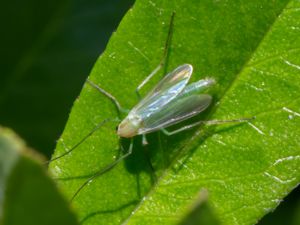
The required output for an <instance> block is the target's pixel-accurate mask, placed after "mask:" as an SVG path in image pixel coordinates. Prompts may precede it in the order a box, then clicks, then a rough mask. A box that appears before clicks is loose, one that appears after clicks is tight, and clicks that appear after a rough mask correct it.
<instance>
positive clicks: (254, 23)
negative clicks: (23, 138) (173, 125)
mask: <svg viewBox="0 0 300 225" xmlns="http://www.w3.org/2000/svg"><path fill="white" fill-rule="evenodd" d="M299 8H300V4H299V1H296V0H294V1H283V0H280V1H279V0H278V1H251V2H245V1H226V2H225V1H208V0H207V1H206V0H205V1H196V0H195V1H185V0H181V1H145V0H138V1H136V4H135V6H134V7H133V9H132V10H130V11H129V12H128V13H127V15H126V16H125V17H124V19H123V20H122V22H121V24H120V26H119V28H118V30H117V32H116V33H115V34H114V35H113V36H112V37H111V40H110V42H109V44H108V46H107V49H106V51H105V52H104V54H103V55H101V57H100V58H99V60H98V61H97V63H96V64H95V66H94V68H93V70H92V73H91V75H90V79H91V80H92V81H93V82H94V83H96V84H98V85H100V86H101V87H102V88H104V89H105V90H107V91H109V92H110V93H111V94H113V95H114V96H115V97H116V98H117V99H118V100H119V101H120V102H121V104H122V105H123V107H126V108H132V107H133V106H134V105H135V104H136V103H137V98H136V96H135V93H134V90H135V88H136V87H137V85H138V84H139V83H140V82H141V81H142V80H143V78H145V77H146V75H147V74H149V73H150V72H151V70H153V69H154V68H155V67H156V66H157V64H158V63H159V59H160V58H161V56H162V53H163V46H164V41H165V39H166V37H167V33H168V23H169V20H170V16H171V14H172V12H173V11H175V12H176V17H175V21H174V32H173V37H172V43H171V47H170V49H169V57H168V63H167V65H166V69H165V70H166V71H171V70H172V69H174V68H176V67H177V66H179V65H182V64H184V63H190V64H192V65H193V66H194V74H193V77H192V81H196V80H198V79H200V78H203V77H207V76H209V77H213V78H214V79H216V81H217V83H218V85H216V87H215V89H214V90H213V91H212V95H213V96H214V99H215V102H214V104H213V105H212V107H211V108H210V110H208V111H207V112H206V113H204V114H203V115H202V116H200V117H197V118H195V119H196V120H197V119H236V118H245V117H252V116H256V119H255V120H253V121H251V122H249V123H240V124H227V125H222V126H216V127H200V128H197V129H195V130H192V131H189V132H185V133H181V134H178V135H176V136H172V137H165V136H163V134H161V133H159V132H158V133H155V134H152V135H149V136H148V139H149V140H148V141H149V143H150V144H149V145H148V146H147V147H142V146H141V144H140V142H141V140H140V139H139V138H137V139H136V141H135V142H134V144H135V145H134V153H133V154H132V155H131V156H130V157H129V158H127V159H126V160H125V161H124V162H122V163H120V164H119V165H118V166H117V167H116V168H114V169H113V170H111V171H110V172H108V173H106V174H105V175H102V176H101V177H98V178H97V179H94V180H93V182H91V183H89V185H88V186H87V187H85V188H84V189H83V190H82V191H81V192H80V193H79V195H78V196H77V197H76V198H75V200H74V207H75V208H76V209H77V211H78V216H79V218H80V220H81V222H83V223H84V224H99V223H100V222H99V221H101V223H103V224H121V223H123V224H174V223H177V222H178V221H179V220H180V219H181V218H180V215H182V213H181V212H182V211H183V210H184V208H185V207H186V206H187V205H189V204H190V201H191V200H192V198H193V196H195V195H196V193H198V192H199V191H200V190H201V189H203V188H205V189H207V190H208V192H209V193H210V198H209V203H210V204H211V205H212V208H213V209H214V211H215V212H216V214H217V215H218V217H219V218H220V220H221V222H222V224H230V225H232V224H254V223H256V222H257V221H258V220H259V219H260V218H261V217H262V216H263V215H265V214H266V213H268V212H270V211H271V210H273V209H274V208H275V207H276V206H277V205H278V204H279V203H280V201H281V199H282V198H283V197H284V196H285V195H287V194H288V193H289V192H290V191H291V190H292V189H293V188H294V187H295V186H296V185H297V184H298V183H299V178H300V173H299V166H300V157H299V155H300V154H299V152H300V148H299V147H300V146H299V145H300V140H299V135H298V133H299V125H300V120H299V119H300V118H299V115H300V114H299V112H300V103H299V86H300V69H299V68H300V67H299V65H300V58H299V57H298V55H299V50H300V29H299V27H300V22H299V21H300V18H299V17H300V15H299ZM166 71H165V72H166ZM162 75H163V73H160V74H158V75H157V76H156V77H155V78H153V80H151V82H149V84H148V85H146V87H145V88H144V90H143V93H146V92H147V90H149V89H151V86H153V85H154V84H155V83H157V82H158V81H159V80H160V79H161V77H162ZM108 117H110V118H115V117H117V113H116V111H115V108H114V105H113V104H112V103H111V102H110V101H109V100H108V99H107V98H105V97H104V96H102V95H101V94H99V93H98V92H97V91H96V90H95V89H93V88H92V87H91V86H89V85H85V87H84V89H83V91H82V93H81V95H80V98H79V99H78V100H77V101H76V103H75V105H74V107H73V110H72V113H71V115H70V119H69V121H68V123H67V126H66V128H65V131H64V134H63V135H62V137H61V139H60V141H59V143H58V145H57V149H56V153H55V156H58V155H60V154H62V153H63V152H65V151H67V150H68V149H70V148H71V147H72V146H74V145H75V144H76V143H78V142H79V141H80V140H81V139H82V137H84V136H85V135H86V134H87V133H88V132H90V131H91V130H92V129H93V127H95V126H96V124H98V123H100V122H101V121H102V120H104V119H105V118H108ZM189 122H191V121H189ZM189 122H187V123H189ZM116 125H117V124H116V123H110V124H107V125H105V126H103V127H102V128H101V129H99V130H98V131H97V132H96V133H95V134H93V135H92V136H90V137H89V138H88V139H87V140H86V141H85V142H84V143H83V144H82V145H80V146H79V147H78V148H77V149H76V150H74V151H73V152H72V153H71V154H69V155H68V156H65V157H64V158H61V159H60V160H57V161H55V162H53V163H52V165H51V167H50V169H51V172H52V173H53V176H54V177H56V178H59V180H60V181H59V185H60V186H61V188H62V189H63V190H64V192H65V194H66V196H68V197H69V198H71V196H72V195H73V194H74V193H75V192H76V190H77V189H78V188H79V187H80V186H81V184H82V183H83V182H84V181H85V180H86V179H87V178H88V177H90V176H91V175H92V174H94V173H95V172H96V171H98V170H99V169H101V168H103V167H104V166H106V165H107V164H109V163H111V162H112V161H113V160H114V159H115V158H116V157H118V155H119V154H120V153H119V150H118V149H119V148H118V137H117V136H116V134H115V129H114V128H115V126H116ZM123 144H124V145H125V146H126V144H127V143H126V142H125V143H123ZM145 152H146V153H145ZM147 155H148V156H150V158H151V161H152V163H153V165H154V169H155V174H156V176H157V178H158V181H157V183H155V184H153V179H154V176H153V173H152V172H151V167H150V166H149V163H148V161H149V160H147V159H148V157H146V156H147Z"/></svg>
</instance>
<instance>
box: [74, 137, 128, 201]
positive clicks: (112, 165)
mask: <svg viewBox="0 0 300 225" xmlns="http://www.w3.org/2000/svg"><path fill="white" fill-rule="evenodd" d="M120 146H121V148H122V150H124V149H123V146H122V145H120ZM132 149H133V138H132V139H131V140H130V145H129V149H128V152H127V153H126V154H124V155H122V156H120V157H119V158H118V159H117V160H115V161H114V162H113V163H111V164H109V165H107V166H106V167H104V168H102V169H101V170H99V171H98V172H96V173H95V174H94V175H93V176H91V177H90V178H89V179H87V180H86V181H85V182H84V183H83V184H82V185H81V186H80V187H79V188H78V189H77V191H76V192H75V193H74V194H73V196H72V198H71V202H72V201H73V200H74V198H75V197H76V196H77V195H78V193H79V192H80V191H81V190H82V189H83V188H84V187H85V186H86V185H88V184H89V183H90V182H92V181H93V180H94V179H95V178H97V177H98V176H100V175H102V174H104V173H106V172H108V171H109V170H111V169H112V168H114V167H115V166H116V165H118V164H119V162H121V161H122V160H123V159H125V158H127V157H128V156H129V155H131V153H132Z"/></svg>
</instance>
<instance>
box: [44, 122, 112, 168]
mask: <svg viewBox="0 0 300 225" xmlns="http://www.w3.org/2000/svg"><path fill="white" fill-rule="evenodd" d="M115 120H116V119H110V118H108V119H105V120H103V121H101V122H100V123H99V124H98V125H97V126H96V127H94V129H93V130H91V131H90V132H89V133H88V134H87V135H86V136H84V137H83V138H82V139H81V140H80V141H79V142H78V143H77V144H75V145H74V146H73V147H72V148H71V149H69V150H68V151H66V152H65V153H63V154H61V155H59V156H57V157H54V158H52V159H50V160H48V161H46V162H45V164H49V163H50V162H53V161H55V160H58V159H60V158H62V157H64V156H66V155H68V154H70V153H71V152H72V151H74V150H75V149H76V148H77V147H78V146H79V145H81V144H82V143H83V142H84V141H85V140H86V139H88V138H89V137H90V136H91V135H92V134H93V133H95V132H96V131H97V130H98V129H99V128H100V127H102V126H103V125H104V124H106V123H107V122H110V121H115Z"/></svg>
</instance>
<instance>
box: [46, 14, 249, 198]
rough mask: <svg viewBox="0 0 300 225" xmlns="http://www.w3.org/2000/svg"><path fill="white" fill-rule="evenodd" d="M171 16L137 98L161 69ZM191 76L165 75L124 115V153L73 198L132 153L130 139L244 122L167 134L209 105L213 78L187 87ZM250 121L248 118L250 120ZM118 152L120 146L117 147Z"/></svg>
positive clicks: (183, 71)
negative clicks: (126, 144)
mask: <svg viewBox="0 0 300 225" xmlns="http://www.w3.org/2000/svg"><path fill="white" fill-rule="evenodd" d="M174 15H175V13H173V14H172V17H171V21H170V27H169V32H168V37H167V40H166V43H165V51H164V55H163V58H162V60H161V63H160V64H159V66H158V67H157V68H156V69H155V70H154V71H153V72H152V73H151V74H150V75H149V76H147V77H146V78H145V79H144V81H142V83H141V84H140V85H139V86H138V88H137V89H136V92H137V95H138V96H139V97H140V94H139V90H140V89H141V88H142V87H143V86H144V85H145V84H146V83H147V82H148V81H149V80H150V79H151V78H152V77H153V76H154V75H155V74H156V73H157V72H158V71H159V70H160V69H161V68H162V67H163V65H164V63H165V59H166V55H167V49H168V46H169V43H170V38H171V33H172V32H171V31H172V26H173V18H174ZM192 72H193V66H192V65H190V64H183V65H181V66H179V67H177V68H176V69H175V70H173V71H172V72H170V73H168V74H167V75H166V76H164V77H163V79H162V80H161V81H160V82H159V83H158V84H157V85H156V86H155V87H154V88H153V89H152V90H151V91H150V92H149V93H148V94H147V95H146V96H145V97H144V98H141V100H140V101H139V103H138V104H137V105H136V106H135V107H133V108H132V109H131V110H130V111H129V113H128V115H127V116H126V117H125V118H124V119H123V120H122V121H121V123H120V124H119V125H118V127H117V135H118V136H119V137H121V138H131V142H130V145H129V149H128V151H127V152H126V153H125V154H123V155H122V156H120V157H119V158H118V159H116V160H115V161H114V162H113V163H111V164H110V165H108V166H107V167H105V168H102V169H101V170H99V171H98V172H97V173H95V174H94V175H93V176H91V177H90V178H89V179H88V180H87V181H86V182H84V183H83V184H82V185H81V186H80V188H79V189H78V190H77V191H76V193H75V194H74V195H73V197H72V200H73V199H74V198H75V196H76V195H77V194H78V193H79V192H80V190H82V188H83V187H85V186H86V185H87V184H88V183H89V182H90V181H91V180H93V179H94V178H95V177H97V176H99V175H101V174H103V173H105V172H107V171H108V170H110V169H112V168H113V167H114V166H115V165H117V164H118V163H119V162H120V161H122V160H123V159H125V158H126V157H128V156H129V155H130V154H131V153H132V150H133V141H132V140H133V137H134V136H137V135H142V136H143V144H144V145H146V144H147V140H146V134H148V133H152V132H155V131H158V130H161V131H162V132H163V133H164V134H166V135H168V136H170V135H174V134H177V133H179V132H182V131H185V130H188V129H191V128H192V127H195V126H199V125H201V124H209V125H212V124H221V123H229V122H244V121H247V120H249V119H248V118H242V119H235V120H210V121H198V122H195V123H192V124H190V125H185V126H183V127H181V128H179V129H176V130H173V131H168V130H167V129H166V128H168V127H170V126H172V125H175V124H178V123H180V122H182V121H185V120H187V119H189V118H191V117H193V116H195V115H197V114H199V113H201V112H203V111H204V110H206V109H207V108H208V107H209V106H210V105H211V103H212V96H211V95H209V94H207V93H206V91H207V90H208V89H209V88H210V87H212V86H213V85H214V84H215V83H216V81H215V80H214V79H213V78H205V79H201V80H199V81H196V82H193V83H190V84H189V80H190V78H191V75H192ZM87 82H88V83H89V84H90V85H91V86H92V87H94V88H96V89H97V90H98V91H100V92H101V93H102V94H104V95H105V96H106V97H108V98H109V99H110V100H111V101H112V102H113V103H114V104H115V106H116V108H117V110H118V113H119V115H120V112H121V111H122V107H121V105H120V103H119V102H118V101H117V99H116V98H115V97H114V96H113V95H111V94H110V93H108V92H107V91H105V90H103V89H102V88H100V87H99V86H98V85H96V84H95V83H93V82H92V81H90V80H87ZM250 119H252V118H250ZM110 120H112V119H106V120H104V121H102V122H101V123H100V124H98V126H97V127H95V128H94V129H93V130H92V131H91V132H90V133H89V134H87V135H86V136H85V137H84V138H83V139H82V140H81V141H80V142H79V143H78V144H76V145H75V146H74V147H73V148H71V149H70V150H69V151H67V152H65V153H64V154H62V155H60V156H58V157H56V158H53V159H52V160H51V161H54V160H57V159H59V158H61V157H63V156H65V155H67V154H69V153H70V152H71V151H73V150H74V149H76V148H77V147H78V146H79V145H80V144H81V143H83V142H84V141H85V140H86V139H87V138H88V137H89V136H91V135H92V134H93V133H94V132H95V131H96V130H97V129H99V128H100V127H101V126H103V125H104V124H105V123H107V122H108V121H110ZM121 148H122V146H121Z"/></svg>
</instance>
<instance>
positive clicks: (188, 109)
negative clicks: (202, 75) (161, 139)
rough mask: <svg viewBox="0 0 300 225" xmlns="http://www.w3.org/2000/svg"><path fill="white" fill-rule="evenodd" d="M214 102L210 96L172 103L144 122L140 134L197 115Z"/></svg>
mask: <svg viewBox="0 0 300 225" xmlns="http://www.w3.org/2000/svg"><path fill="white" fill-rule="evenodd" d="M211 101H212V97H211V96H210V95H208V94H200V95H189V96H183V97H181V98H179V99H175V100H174V101H172V102H170V103H169V104H168V105H166V106H165V107H164V108H162V109H161V110H160V111H159V112H157V113H154V114H152V116H151V117H149V118H147V119H145V120H144V121H143V125H144V126H143V127H142V128H140V129H139V134H145V133H150V132H153V131H156V130H159V129H162V128H165V127H168V126H171V125H174V124H176V123H179V122H181V121H183V120H186V119H188V118H190V117H193V116H195V115H197V114H198V113H200V112H202V111H204V110H205V109H206V108H207V107H208V106H209V105H210V104H211Z"/></svg>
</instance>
